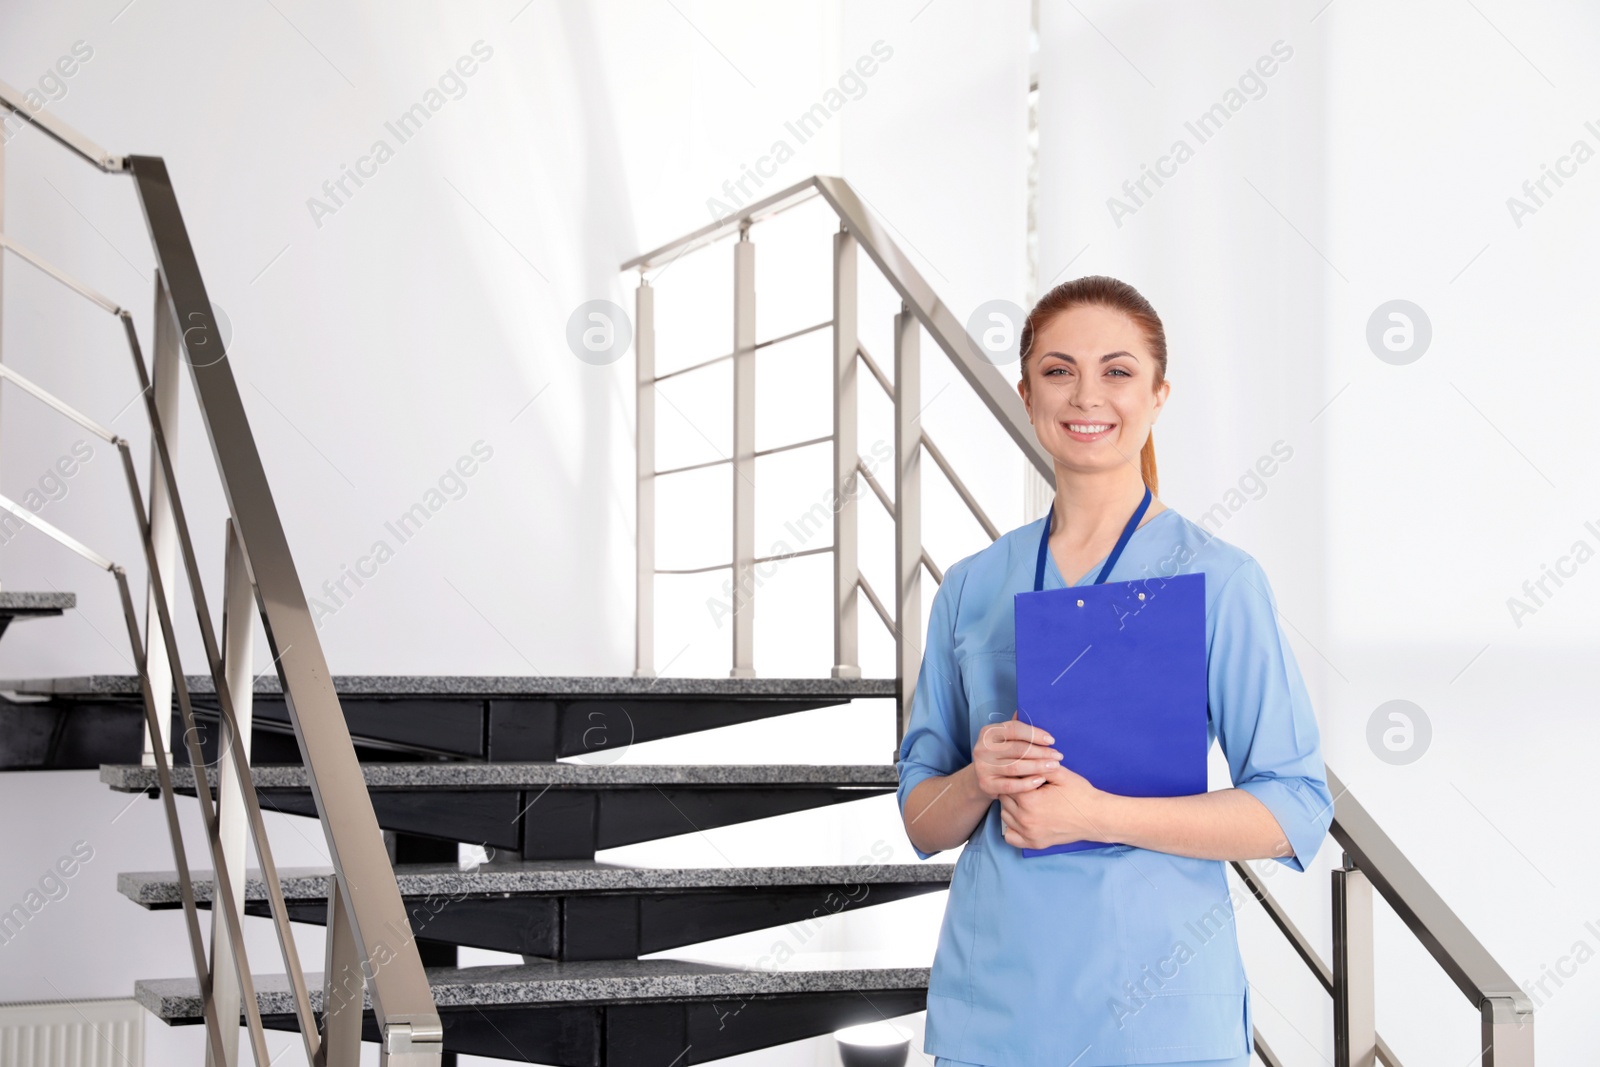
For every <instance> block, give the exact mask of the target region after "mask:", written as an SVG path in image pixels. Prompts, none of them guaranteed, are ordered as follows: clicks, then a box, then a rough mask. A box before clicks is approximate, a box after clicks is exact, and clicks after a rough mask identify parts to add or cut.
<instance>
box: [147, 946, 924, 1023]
mask: <svg viewBox="0 0 1600 1067" xmlns="http://www.w3.org/2000/svg"><path fill="white" fill-rule="evenodd" d="M883 956H884V954H883V953H870V952H851V953H798V954H796V955H795V956H793V957H791V958H790V959H789V960H788V961H786V963H785V966H784V967H783V968H781V969H775V968H768V967H739V966H733V965H729V964H722V963H708V962H702V961H699V960H693V959H644V960H580V961H566V962H556V961H544V960H538V961H534V962H531V963H522V964H497V965H490V966H479V967H459V968H458V967H430V968H428V972H427V973H428V981H429V984H430V985H431V986H432V987H433V996H434V1001H435V1002H436V1003H437V1004H438V1005H439V1007H440V1008H452V1007H487V1006H490V1005H537V1004H552V1003H563V1002H569V1003H570V1002H574V1001H604V1002H616V1001H626V1000H633V1001H638V1000H656V999H673V1000H682V999H685V998H688V999H698V998H725V997H735V996H762V995H770V994H783V993H826V992H850V991H872V990H889V989H924V988H926V987H927V984H928V971H929V969H928V968H927V967H908V966H860V965H857V966H841V964H852V963H853V964H862V963H866V962H871V961H873V960H874V958H875V957H876V958H878V959H880V960H881V959H882V958H883ZM255 982H256V1001H257V1003H258V1004H259V1005H260V1008H261V1011H262V1013H263V1014H267V1015H287V1014H292V1013H293V1011H294V1004H293V1000H292V997H291V995H290V992H289V982H288V978H287V977H286V976H285V975H282V974H266V975H257V976H256V978H255ZM306 984H307V987H308V989H309V990H310V994H311V1007H312V1010H313V1011H321V1010H322V1000H323V989H322V975H320V974H315V973H308V974H307V975H306ZM134 996H135V998H136V999H137V1000H138V1001H139V1003H140V1004H142V1005H144V1007H145V1008H146V1009H147V1010H148V1011H150V1012H151V1013H152V1014H153V1015H155V1016H156V1017H157V1018H160V1019H168V1020H171V1019H197V1018H199V1017H200V1015H201V1007H200V992H199V985H198V983H197V982H196V981H195V979H193V978H157V979H141V980H140V981H138V982H136V983H135V985H134ZM366 1004H367V1006H369V1007H370V1006H371V998H370V996H369V997H368V998H367V999H366Z"/></svg>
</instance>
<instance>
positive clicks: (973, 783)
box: [903, 763, 994, 852]
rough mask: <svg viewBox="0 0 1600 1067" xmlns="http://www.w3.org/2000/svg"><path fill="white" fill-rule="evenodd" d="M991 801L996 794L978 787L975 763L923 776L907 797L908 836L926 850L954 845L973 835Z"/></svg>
mask: <svg viewBox="0 0 1600 1067" xmlns="http://www.w3.org/2000/svg"><path fill="white" fill-rule="evenodd" d="M992 803H994V798H993V797H991V796H990V795H989V794H987V793H985V792H983V791H982V790H981V789H979V788H978V775H977V769H976V766H975V765H974V764H971V763H969V764H967V765H966V766H965V767H963V768H961V769H960V770H959V771H956V772H955V773H954V774H947V775H944V776H942V777H938V778H927V779H924V780H923V781H921V782H918V783H917V784H916V786H915V787H914V788H913V789H912V790H911V793H910V794H909V795H908V796H907V797H906V806H905V813H904V816H903V817H904V819H905V824H906V836H907V837H909V838H910V839H911V843H912V844H913V845H916V846H917V847H918V848H920V849H921V850H922V851H924V852H943V851H945V850H946V849H951V848H955V847H956V846H958V845H960V844H961V843H962V842H963V841H965V840H966V839H967V838H969V837H971V836H972V831H973V829H974V828H975V827H976V826H977V825H978V823H979V822H981V821H982V820H983V817H984V815H986V814H988V811H989V805H990V804H992Z"/></svg>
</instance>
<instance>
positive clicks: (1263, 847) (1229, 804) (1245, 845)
mask: <svg viewBox="0 0 1600 1067" xmlns="http://www.w3.org/2000/svg"><path fill="white" fill-rule="evenodd" d="M1092 818H1093V820H1094V822H1095V823H1096V824H1098V825H1099V826H1100V827H1101V828H1102V830H1103V833H1104V837H1103V838H1102V840H1106V841H1117V842H1121V843H1122V844H1127V845H1133V846H1135V847H1137V848H1148V849H1152V850H1154V851H1157V852H1170V853H1173V854H1175V855H1179V856H1192V857H1195V858H1197V859H1205V860H1251V859H1271V858H1276V857H1278V856H1287V855H1289V853H1290V852H1291V851H1292V849H1291V848H1290V846H1289V840H1288V838H1287V837H1285V836H1284V833H1283V828H1282V827H1280V826H1279V825H1278V820H1277V819H1276V818H1274V817H1273V815H1272V812H1270V811H1268V810H1267V806H1266V805H1265V804H1263V803H1261V801H1259V800H1257V799H1256V798H1255V797H1254V796H1252V795H1251V794H1250V793H1248V792H1246V791H1245V790H1243V789H1217V790H1213V791H1212V792H1209V793H1197V794H1195V795H1193V796H1186V797H1124V796H1117V795H1116V794H1114V793H1100V794H1099V796H1098V802H1097V803H1096V805H1095V812H1094V814H1093V816H1092Z"/></svg>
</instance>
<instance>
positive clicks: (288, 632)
mask: <svg viewBox="0 0 1600 1067" xmlns="http://www.w3.org/2000/svg"><path fill="white" fill-rule="evenodd" d="M0 108H3V109H4V111H9V112H11V113H14V114H15V115H17V116H20V117H21V119H22V120H24V122H25V123H26V124H27V125H28V126H31V127H32V128H34V129H36V130H38V131H40V132H42V133H44V134H46V135H47V136H49V137H50V138H52V139H54V140H55V141H56V142H58V143H59V144H61V145H63V146H65V147H66V148H68V149H69V150H71V151H72V152H73V153H74V154H75V155H77V156H79V157H81V158H82V159H84V160H86V161H88V162H89V163H92V164H94V165H95V166H96V167H98V168H99V169H100V170H102V171H105V172H107V173H116V174H126V175H129V176H130V177H131V178H132V180H133V182H134V188H135V192H136V194H137V196H138V199H139V202H140V205H141V207H142V208H143V211H144V216H145V221H146V223H147V225H148V229H149V233H150V240H151V247H152V250H153V252H154V255H155V260H156V266H157V272H156V281H155V294H154V297H155V320H154V321H155V326H154V341H153V346H152V348H153V351H152V359H151V366H150V367H149V368H148V369H147V368H146V365H145V359H144V355H143V353H142V351H141V348H140V344H139V337H138V334H137V332H136V330H135V329H134V325H133V317H132V315H131V314H130V313H129V312H128V311H127V309H125V308H123V307H121V306H120V305H118V304H117V303H116V302H115V301H113V300H110V299H109V298H107V297H105V296H103V295H101V294H99V293H98V292H96V291H95V290H94V289H92V288H91V287H90V286H88V285H85V284H84V283H82V282H80V281H78V280H76V279H75V278H73V277H72V276H71V275H69V274H68V273H67V272H66V271H63V270H60V269H57V268H56V267H54V266H52V265H51V264H50V263H48V262H47V261H46V260H45V259H44V258H43V257H42V256H40V255H38V254H36V253H35V252H33V251H31V250H29V249H26V248H23V247H22V246H20V245H18V244H17V243H16V242H15V241H14V240H12V239H10V238H9V237H7V236H4V235H3V234H0V260H3V257H4V256H5V255H6V254H11V255H14V256H16V257H17V258H18V259H20V260H22V261H23V262H24V263H27V264H29V265H30V266H32V267H35V268H37V269H39V270H40V271H42V272H44V273H45V274H46V275H48V276H49V277H51V278H53V279H54V280H56V281H58V282H60V283H62V284H63V285H65V286H66V287H67V288H69V289H71V290H72V291H73V292H75V293H77V294H78V295H79V296H81V297H83V298H84V299H86V300H87V301H89V302H90V303H91V304H93V305H95V306H96V307H98V308H99V309H100V310H101V311H103V312H106V313H109V314H110V315H112V316H114V317H115V318H116V319H118V320H119V322H120V323H121V326H122V332H123V335H124V337H125V339H126V343H127V346H128V351H129V354H130V355H131V356H132V360H133V365H134V371H135V379H136V381H137V383H138V385H139V387H140V395H141V396H142V397H143V399H144V407H145V411H146V414H147V416H148V419H149V424H150V434H151V453H152V455H151V486H150V494H149V497H148V503H147V501H146V498H145V497H144V496H142V495H141V493H140V489H139V481H138V476H137V473H136V472H135V470H134V463H133V458H132V452H131V449H130V447H129V443H128V441H127V440H126V439H124V438H122V437H120V436H118V435H116V434H114V433H113V432H112V431H110V430H109V429H108V428H106V427H105V426H103V425H101V424H99V423H97V422H96V421H95V420H94V419H92V418H90V417H89V416H87V415H85V414H83V413H82V412H80V411H78V410H77V409H76V408H74V407H73V406H72V405H70V404H68V403H67V402H66V401H64V400H62V399H60V398H58V397H56V396H54V395H53V394H51V393H50V392H48V391H47V390H45V389H43V388H41V387H40V386H38V385H37V384H35V383H33V382H31V381H29V380H28V379H26V378H24V377H23V376H22V375H20V374H18V373H16V372H15V371H13V370H11V369H10V368H9V367H5V366H3V365H0V381H4V382H6V383H9V384H10V385H12V386H15V387H17V388H20V389H22V390H23V391H25V392H26V393H28V394H30V395H32V396H33V397H34V398H36V399H38V400H40V401H42V402H43V403H45V404H47V405H49V406H50V407H51V408H52V409H54V410H55V411H56V413H58V414H59V415H61V416H63V417H65V418H68V419H70V420H72V421H73V422H76V423H77V424H78V425H80V426H82V427H83V428H85V429H86V430H88V431H89V432H91V433H94V434H95V435H97V436H99V437H100V438H102V439H103V440H105V441H107V442H109V443H110V444H112V445H113V446H114V447H115V448H116V449H117V450H118V452H119V454H120V455H121V457H122V467H123V472H124V476H125V478H126V481H127V484H128V490H129V493H130V497H131V499H132V502H133V508H134V514H135V519H136V522H137V525H138V530H139V538H140V543H141V546H142V549H143V552H144V557H145V565H146V568H147V571H148V580H149V582H148V584H149V590H148V595H147V605H146V614H145V626H144V632H143V633H142V634H141V632H140V626H139V620H138V616H137V613H136V610H135V606H134V601H133V595H132V592H131V590H130V589H129V586H128V580H127V575H126V572H125V570H124V568H123V567H122V566H120V565H119V564H117V563H115V562H113V561H112V560H110V559H108V558H106V557H105V556H102V555H100V554H99V553H97V552H95V551H94V550H93V549H91V548H89V547H88V546H86V545H85V544H83V543H82V542H80V541H79V540H77V539H76V538H74V537H72V536H71V535H70V534H68V533H66V532H64V531H62V530H59V529H57V528H56V527H55V526H54V525H52V524H50V523H48V522H46V521H44V520H43V519H41V518H39V517H38V516H37V515H35V514H33V513H32V512H30V511H28V510H27V509H26V508H23V507H21V506H20V505H17V504H15V503H13V502H11V501H9V500H5V499H4V498H0V508H3V509H4V511H5V513H6V514H5V515H4V516H0V521H8V517H9V518H10V519H15V520H17V521H19V522H21V523H26V524H28V525H30V526H33V527H34V528H35V529H37V530H38V531H40V532H41V533H43V534H45V535H46V536H48V537H50V538H52V539H54V540H55V541H57V542H58V543H60V544H61V545H63V546H65V547H66V548H68V549H70V550H71V551H73V552H75V553H76V554H77V555H79V556H80V557H82V558H84V559H85V560H87V561H89V562H90V563H93V564H94V565H95V566H97V567H100V568H102V569H104V570H106V571H107V572H109V573H110V574H111V575H112V577H113V578H114V579H115V580H116V583H117V589H118V595H119V598H120V601H121V605H122V611H123V616H124V619H125V622H126V625H127V630H128V640H129V643H130V645H131V647H132V650H133V657H134V662H135V669H136V671H137V673H138V679H139V686H140V691H141V695H142V698H143V703H144V710H145V720H146V727H147V730H148V735H149V742H148V744H149V748H148V750H147V752H146V760H147V762H148V763H151V764H153V765H154V766H155V768H156V771H157V775H158V777H159V780H160V782H161V797H162V802H163V809H164V812H165V816H166V821H167V828H168V835H169V837H170V838H171V844H172V850H173V858H174V861H175V862H176V865H177V870H178V879H179V882H180V886H181V895H182V898H183V912H184V922H185V928H186V931H187V934H188V940H189V946H190V951H191V955H192V956H193V963H194V970H195V976H196V979H197V981H198V983H199V986H200V990H201V996H202V1000H203V1004H204V1012H203V1014H204V1017H205V1026H206V1059H207V1063H208V1064H212V1065H217V1067H221V1065H225V1064H227V1065H231V1064H235V1063H237V1062H238V1060H239V1052H238V1043H239V1034H240V1030H239V1026H238V1022H239V1017H240V1012H241V1011H242V1012H243V1016H244V1022H245V1033H246V1036H247V1039H248V1043H249V1046H250V1052H251V1055H252V1057H253V1059H254V1062H255V1063H256V1065H257V1067H269V1063H270V1057H269V1056H268V1054H267V1046H266V1040H265V1033H264V1030H263V1027H262V1020H261V1014H260V1011H259V1009H258V1007H257V1002H256V996H255V989H254V980H253V978H252V972H251V969H250V964H249V960H248V956H247V952H246V950H245V945H244V940H243V936H242V929H241V917H242V915H243V900H244V879H245V873H244V872H245V862H244V861H245V857H244V841H245V837H246V835H247V834H248V837H249V838H250V840H251V842H252V844H253V846H254V849H255V853H256V857H257V859H258V861H259V864H260V867H261V870H262V873H263V877H264V880H265V883H266V886H267V893H268V898H269V901H270V905H271V911H272V916H273V921H274V927H275V930H276V932H277V936H278V946H279V950H280V952H281V954H282V956H283V962H284V967H285V970H286V971H287V973H288V977H289V981H290V983H291V988H292V991H293V1002H294V1005H295V1014H296V1016H297V1021H298V1023H299V1029H300V1033H301V1037H302V1044H303V1051H304V1053H305V1057H306V1062H307V1063H308V1064H315V1065H319V1067H355V1065H356V1064H357V1063H359V1060H360V1041H361V1015H362V1003H361V999H360V997H359V996H356V997H351V996H350V994H349V990H350V989H352V988H353V989H356V990H360V989H362V988H363V987H364V988H365V989H366V990H367V991H368V992H370V994H371V999H372V1007H373V1010H374V1012H375V1014H376V1016H377V1021H378V1029H379V1033H380V1035H381V1049H382V1051H381V1060H382V1062H383V1063H385V1064H389V1065H393V1067H402V1065H403V1067H425V1065H437V1064H439V1062H440V1057H441V1052H442V1049H443V1039H444V1032H443V1027H442V1024H441V1022H440V1018H439V1014H438V1010H437V1008H436V1006H435V1003H434V999H433V994H432V991H431V989H430V988H429V985H428V980H427V977H426V975H425V973H424V972H423V968H422V963H421V960H420V957H419V955H418V951H417V945H416V943H415V940H414V938H413V937H412V932H411V926H410V922H409V919H408V917H407V915H406V911H405V908H404V906H403V904H402V902H401V897H400V892H399V888H398V886H397V885H396V882H395V877H394V871H393V869H392V867H391V866H390V863H389V858H388V855H387V852H386V850H385V847H384V842H383V837H382V834H381V832H380V831H379V828H378V822H377V818H376V817H375V815H374V814H373V809H372V803H371V800H370V798H369V797H368V794H367V789H366V784H365V781H364V779H363V777H362V773H361V768H360V765H359V764H358V763H357V761H356V754H355V748H354V746H353V745H352V743H351V740H350V734H349V732H348V729H347V728H346V725H345V719H344V714H343V711H342V710H341V708H340V705H339V698H338V696H337V694H336V693H335V692H334V689H333V684H332V679H331V675H330V673H329V671H328V666H327V662H326V659H325V658H324V656H323V652H322V647H321V644H320V642H319V641H318V639H317V634H316V629H315V627H314V625H313V623H312V619H311V613H310V611H309V610H308V608H307V604H306V599H305V595H304V593H303V592H302V589H301V585H300V580H299V577H298V575H297V574H296V572H295V567H294V561H293V558H292V557H291V555H290V553H289V547H288V543H287V540H286V538H285V536H284V531H283V525H282V522H281V520H280V518H279V515H278V511H277V506H276V505H275V503H274V502H273V498H272V492H271V490H270V488H269V486H268V485H267V480H266V474H265V471H264V470H263V468H262V463H261V457H260V455H259V453H258V452H257V450H256V445H255V440H254V437H253V436H252V434H251V431H250V426H249V422H248V421H247V420H246V418H245V412H244V406H243V404H242V402H241V401H240V398H239V390H238V386H237V383H236V382H235V380H234V377H233V371H232V368H231V366H230V364H229V361H228V359H227V353H226V350H225V348H224V346H223V342H222V339H221V336H220V334H219V332H218V330H217V325H216V320H215V318H214V316H213V314H212V308H211V303H210V300H209V299H208V298H207V295H206V290H205V284H204V282H203V280H202V278H201V275H200V269H199V264H198V263H197V262H196V260H195V255H194V250H193V248H192V246H191V245H190V242H189V237H188V232H187V230H186V229H185V226H184V222H183V217H182V214H181V212H180V211H179V208H178V201H177V197H176V195H175V193H174V191H173V188H172V184H171V181H170V179H169V177H168V174H167V169H166V165H165V164H164V163H163V162H162V161H161V160H160V159H159V158H156V157H152V156H113V155H111V154H110V153H108V152H106V151H105V150H104V149H102V148H100V147H99V146H98V145H96V144H95V143H94V142H92V141H90V140H89V139H88V138H86V137H84V136H83V135H82V134H80V133H78V132H77V131H76V130H73V129H72V128H70V127H69V126H67V125H65V124H64V123H62V122H60V121H59V120H58V119H56V118H55V117H54V116H52V115H50V114H49V113H48V112H45V111H43V110H42V109H36V108H34V107H32V106H30V105H29V104H28V103H27V101H26V100H25V99H24V97H23V95H22V94H21V93H18V92H17V91H16V90H15V89H13V88H11V87H10V86H8V85H6V84H4V83H0ZM4 111H0V114H4ZM0 152H3V149H0ZM3 160H4V157H3V154H0V192H3V182H4V170H3ZM0 204H3V195H0ZM0 222H3V219H0ZM180 360H181V361H183V362H186V363H187V364H188V367H189V371H190V375H191V380H192V382H193V384H194V389H195V394H196V396H197V398H198V400H199V406H200V418H201V422H202V424H203V425H204V427H205V430H206V433H207V436H208V437H209V439H210V443H211V449H212V454H213V457H214V458H215V461H216V466H217V472H218V475H219V476H220V479H221V482H222V488H223V492H224V496H225V498H226V501H227V507H228V512H229V520H228V523H227V529H226V536H227V543H226V556H225V558H226V564H225V574H224V581H223V585H224V594H223V603H222V631H221V637H220V639H219V637H218V633H217V630H216V629H215V628H214V627H213V621H212V616H211V611H210V608H209V607H208V606H207V602H206V596H205V587H204V585H203V583H202V581H201V573H200V568H199V564H198V562H197V559H196V555H195V550H194V542H193V539H192V538H191V536H190V531H189V526H188V523H187V521H186V519H185V517H184V510H183V502H182V498H181V496H180V495H179V489H178V482H177V474H176V470H175V469H174V466H173V461H172V454H171V452H172V449H171V443H172V435H173V433H174V432H175V429H176V425H177V421H176V420H177V411H176V404H177V385H178V381H177V375H178V364H179V362H180ZM175 553H176V554H177V555H180V556H181V559H182V563H183V567H184V571H185V576H186V579H187V584H188V587H189V592H190V599H191V601H192V603H193V608H194V611H195V618H196V621H197V623H198V627H199V632H200V637H201V641H202V645H203V649H204V653H205V657H206V662H207V667H208V669H209V671H210V673H211V677H212V679H213V681H214V683H215V686H216V696H217V701H218V704H219V706H220V716H221V721H222V726H223V734H222V737H221V740H220V746H219V753H220V755H219V765H218V767H217V768H215V773H214V774H212V775H211V784H210V786H208V785H207V776H206V774H204V773H202V772H205V771H207V770H208V768H206V765H205V760H204V756H203V754H202V751H201V748H200V742H199V737H200V733H199V731H198V729H197V728H196V725H195V716H194V709H193V707H192V704H191V701H190V696H189V692H188V689H187V687H186V685H185V683H184V672H183V667H182V663H181V661H180V657H179V652H178V644H177V637H176V632H175V629H174V624H173V618H172V611H171V602H172V600H173V598H174V584H175V578H176V566H175V559H174V555H175ZM256 611H258V612H259V614H260V617H261V621H262V624H263V627H264V629H265V632H266V637H267V643H268V647H269V648H270V650H271V651H272V653H273V666H274V667H275V668H276V669H277V671H278V676H279V678H280V680H281V681H282V683H283V692H284V695H285V698H286V704H287V706H288V712H289V716H290V719H291V722H292V723H293V726H294V731H295V736H296V738H297V740H298V741H299V745H300V753H301V757H302V759H303V760H304V763H305V766H306V770H307V774H308V778H309V780H310V782H311V788H312V793H313V795H314V797H315V799H316V807H317V813H318V817H319V818H320V820H321V822H322V827H323V830H324V833H325V835H326V840H327V844H328V850H329V853H330V855H331V857H332V860H333V865H334V869H335V873H336V877H335V878H334V881H333V886H334V888H333V891H332V894H331V897H330V903H331V904H332V910H331V911H330V930H329V936H328V957H327V967H326V973H325V982H326V986H325V991H324V1009H325V1010H324V1012H323V1013H322V1014H321V1016H320V1017H319V1016H318V1015H317V1014H315V1013H314V1012H313V1010H312V998H311V995H310V992H309V990H308V989H307V986H306V979H305V974H304V971H303V969H302V968H301V965H300V960H299V956H298V953H297V951H296V949H295V943H294V938H293V936H292V934H291V931H290V928H289V914H288V910H287V908H286V907H285V905H284V899H283V890H282V886H281V884H280V882H279V879H278V873H277V868H276V866H275V864H274V863H273V861H272V849H271V843H270V842H269V840H268V837H267V832H266V827H265V824H264V823H263V821H262V816H261V808H260V806H259V804H258V802H257V797H256V791H255V786H254V784H253V781H252V777H251V770H250V761H249V737H250V723H251V707H250V697H251V680H252V679H251V664H250V644H251V628H252V619H251V614H252V612H256ZM157 632H158V633H159V640H157V637H156V633H157ZM174 696H176V698H177V703H178V711H179V717H180V722H181V725H182V726H183V729H184V735H183V738H182V739H181V743H182V744H183V745H184V747H185V749H186V752H187V755H188V758H189V762H190V764H191V765H192V766H193V767H194V768H195V769H196V775H195V785H196V795H197V797H198V798H199V805H200V814H201V820H202V823H203V825H204V827H205V837H206V845H207V849H208V852H209V856H210V860H211V864H212V868H213V870H214V871H215V878H216V892H215V894H214V900H213V904H212V939H211V948H210V952H209V955H208V952H207V949H206V945H205V941H204V939H203V938H202V936H201V929H200V919H199V912H198V909H197V907H196V904H195V898H194V889H193V882H192V879H191V877H190V866H189V862H188V857H187V855H186V851H185V848H184V842H183V835H182V833H181V831H180V828H179V823H178V813H177V805H176V797H175V794H174V792H173V782H172V769H171V766H170V764H169V760H168V755H167V752H168V747H169V744H170V743H171V742H170V739H169V737H168V736H167V735H168V733H169V724H170V722H171V709H172V701H173V697H174ZM344 1008H348V1009H350V1010H341V1009H344Z"/></svg>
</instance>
